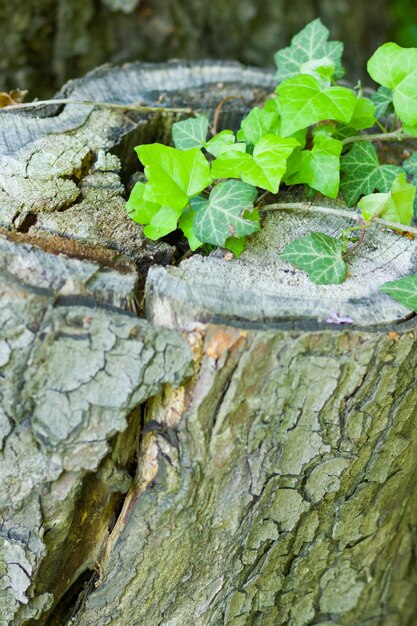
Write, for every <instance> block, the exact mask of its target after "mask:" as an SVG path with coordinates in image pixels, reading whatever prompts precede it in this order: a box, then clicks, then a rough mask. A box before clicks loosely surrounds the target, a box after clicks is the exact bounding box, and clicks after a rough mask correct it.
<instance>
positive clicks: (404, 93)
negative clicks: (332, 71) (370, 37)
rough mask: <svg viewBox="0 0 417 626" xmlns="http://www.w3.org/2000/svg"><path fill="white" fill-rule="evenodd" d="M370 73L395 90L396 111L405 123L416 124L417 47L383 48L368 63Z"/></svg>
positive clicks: (381, 83)
mask: <svg viewBox="0 0 417 626" xmlns="http://www.w3.org/2000/svg"><path fill="white" fill-rule="evenodd" d="M367 67H368V73H369V75H370V76H371V78H373V79H374V81H376V82H377V83H379V84H380V85H383V86H384V87H388V89H392V94H393V97H392V101H393V104H394V109H395V112H396V113H397V115H398V117H399V118H400V119H401V121H402V122H404V124H407V125H408V126H416V125H417V48H401V47H400V46H398V45H397V44H396V43H392V42H391V43H386V44H384V45H383V46H380V47H379V48H378V49H377V51H376V52H375V53H374V54H373V55H372V57H371V58H370V59H369V61H368V66H367Z"/></svg>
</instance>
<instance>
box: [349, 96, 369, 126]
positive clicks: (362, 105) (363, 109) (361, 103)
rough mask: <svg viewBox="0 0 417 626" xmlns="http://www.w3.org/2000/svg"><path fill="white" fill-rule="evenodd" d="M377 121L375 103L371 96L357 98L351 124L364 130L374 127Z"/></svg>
mask: <svg viewBox="0 0 417 626" xmlns="http://www.w3.org/2000/svg"><path fill="white" fill-rule="evenodd" d="M375 122H376V119H375V104H374V103H373V102H372V100H371V99H370V98H357V99H356V103H355V108H354V109H353V115H352V117H351V120H350V122H349V126H351V127H352V128H354V129H355V130H362V129H364V128H372V126H373V125H374V124H375Z"/></svg>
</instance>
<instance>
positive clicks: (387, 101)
mask: <svg viewBox="0 0 417 626" xmlns="http://www.w3.org/2000/svg"><path fill="white" fill-rule="evenodd" d="M372 102H373V103H374V105H375V117H377V118H378V119H380V118H381V117H384V115H390V114H391V113H394V105H393V103H392V89H388V88H387V87H379V89H377V91H376V92H375V93H374V94H373V96H372Z"/></svg>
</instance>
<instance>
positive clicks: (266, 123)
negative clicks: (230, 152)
mask: <svg viewBox="0 0 417 626" xmlns="http://www.w3.org/2000/svg"><path fill="white" fill-rule="evenodd" d="M278 119H279V113H278V112H277V111H267V110H265V108H263V109H260V108H259V107H254V108H253V109H252V110H251V111H250V113H249V114H248V115H247V116H246V117H245V119H243V120H242V123H241V125H240V130H239V131H238V133H237V139H238V141H246V142H247V143H252V144H253V145H255V144H256V143H258V141H260V140H261V139H262V137H264V136H265V135H268V134H269V133H271V132H272V130H271V129H273V127H274V126H275V125H276V124H277V122H278Z"/></svg>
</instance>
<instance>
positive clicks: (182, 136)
mask: <svg viewBox="0 0 417 626" xmlns="http://www.w3.org/2000/svg"><path fill="white" fill-rule="evenodd" d="M208 125H209V121H208V119H207V117H206V116H205V115H199V116H198V117H190V118H189V119H188V120H183V121H181V122H175V124H173V125H172V138H173V140H174V144H175V147H176V148H178V150H190V149H191V148H202V147H203V146H204V144H205V141H206V137H207V131H208Z"/></svg>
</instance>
